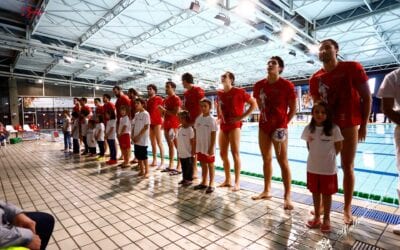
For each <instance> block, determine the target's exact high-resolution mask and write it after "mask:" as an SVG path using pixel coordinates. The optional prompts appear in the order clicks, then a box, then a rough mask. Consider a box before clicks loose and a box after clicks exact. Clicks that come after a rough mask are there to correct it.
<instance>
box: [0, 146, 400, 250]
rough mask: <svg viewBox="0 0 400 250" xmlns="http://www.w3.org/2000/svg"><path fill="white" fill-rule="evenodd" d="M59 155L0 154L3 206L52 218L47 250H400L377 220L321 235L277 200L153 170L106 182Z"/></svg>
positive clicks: (53, 149) (337, 224) (99, 172)
mask: <svg viewBox="0 0 400 250" xmlns="http://www.w3.org/2000/svg"><path fill="white" fill-rule="evenodd" d="M61 148H62V147H61V143H54V142H47V141H43V140H42V141H34V142H23V143H20V144H15V145H9V146H7V148H1V149H0V181H1V186H0V199H3V200H7V201H8V202H11V203H14V204H16V205H19V206H21V207H22V208H23V209H25V210H27V211H32V210H40V211H46V212H49V213H51V214H53V215H54V216H55V217H56V225H55V230H54V233H53V236H52V239H51V241H50V244H49V246H48V249H63V250H64V249H91V250H92V249H200V248H205V249H316V248H319V249H330V247H332V248H333V249H352V248H353V249H357V248H358V249H365V248H362V244H363V243H366V244H371V245H373V246H375V247H377V248H376V249H378V248H383V249H400V236H396V235H394V234H392V232H391V225H387V224H384V223H381V222H376V221H373V220H368V219H365V218H358V220H357V223H356V225H354V226H352V227H350V228H346V227H344V226H343V225H342V215H341V214H339V213H335V212H333V213H332V222H333V223H332V225H333V228H334V230H333V232H332V233H330V234H326V235H324V234H322V233H320V232H319V230H309V229H307V228H306V227H305V226H304V221H305V220H306V219H307V214H308V211H309V210H310V209H311V207H309V206H306V205H304V204H301V203H295V209H294V210H293V211H292V212H284V210H283V209H282V207H283V203H282V199H279V198H273V199H272V200H270V201H257V202H255V201H252V200H251V196H252V195H254V192H252V191H249V190H242V191H240V192H237V193H233V192H230V191H228V190H227V189H221V188H218V189H217V190H216V192H214V193H213V194H211V195H207V194H204V193H202V192H199V191H194V190H193V189H191V188H182V187H179V186H178V185H177V182H178V181H179V179H180V177H179V176H174V177H170V176H167V175H166V174H164V173H160V172H159V171H153V172H152V174H151V177H150V179H148V180H141V179H138V178H136V177H135V176H133V177H131V178H124V179H117V180H110V178H111V177H113V176H114V174H115V169H105V170H104V169H102V167H104V164H102V163H99V162H96V161H94V160H91V159H86V158H84V157H72V156H69V155H68V156H66V155H64V153H63V152H61V151H60V149H61ZM217 174H218V175H221V174H222V173H220V172H218V173H217ZM243 179H244V180H246V181H251V182H256V183H258V184H262V182H261V181H260V180H255V179H251V178H243ZM273 186H274V188H280V187H281V184H280V183H276V184H274V185H273ZM294 190H295V191H296V192H303V193H304V192H306V193H307V190H304V189H300V188H294ZM335 199H338V200H340V199H341V197H335ZM358 203H360V204H366V205H368V204H367V203H366V201H358ZM376 207H379V208H380V209H382V210H383V211H390V212H398V211H397V210H398V209H397V208H393V207H386V206H383V205H378V206H375V209H376ZM370 249H373V248H370Z"/></svg>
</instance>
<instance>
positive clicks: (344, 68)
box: [310, 62, 368, 128]
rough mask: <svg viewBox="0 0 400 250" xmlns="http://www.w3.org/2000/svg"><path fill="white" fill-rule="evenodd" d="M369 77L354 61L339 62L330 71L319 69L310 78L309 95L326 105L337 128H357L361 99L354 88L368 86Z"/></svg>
mask: <svg viewBox="0 0 400 250" xmlns="http://www.w3.org/2000/svg"><path fill="white" fill-rule="evenodd" d="M367 81H368V76H367V74H366V73H365V71H364V68H363V67H362V65H361V64H359V63H357V62H339V63H338V65H337V66H336V68H335V69H334V70H333V71H331V72H326V71H325V70H324V69H320V70H318V71H317V72H316V73H314V74H313V75H312V77H311V79H310V93H311V95H312V96H313V98H319V99H321V100H322V101H325V102H327V103H328V106H329V108H330V111H331V112H332V115H333V122H334V123H335V124H337V125H338V126H339V127H340V128H347V127H353V126H357V125H360V124H361V122H362V114H361V98H360V95H359V94H358V91H357V86H359V85H361V84H367Z"/></svg>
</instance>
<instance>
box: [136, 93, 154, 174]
mask: <svg viewBox="0 0 400 250" xmlns="http://www.w3.org/2000/svg"><path fill="white" fill-rule="evenodd" d="M144 104H145V101H144V99H142V98H136V99H135V110H136V111H138V112H136V114H135V117H134V118H133V119H132V141H133V145H134V151H135V158H136V159H137V160H138V162H139V169H140V171H139V176H143V177H144V178H149V163H148V161H147V147H148V144H149V142H148V140H149V131H150V115H149V113H148V112H147V111H146V110H145V109H144Z"/></svg>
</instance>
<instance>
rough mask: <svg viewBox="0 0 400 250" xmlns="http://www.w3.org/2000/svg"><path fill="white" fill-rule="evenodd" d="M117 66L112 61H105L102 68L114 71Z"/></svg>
mask: <svg viewBox="0 0 400 250" xmlns="http://www.w3.org/2000/svg"><path fill="white" fill-rule="evenodd" d="M117 68H118V65H117V63H115V62H113V61H109V62H107V63H106V66H105V67H104V68H103V69H105V70H108V71H114V70H116V69H117Z"/></svg>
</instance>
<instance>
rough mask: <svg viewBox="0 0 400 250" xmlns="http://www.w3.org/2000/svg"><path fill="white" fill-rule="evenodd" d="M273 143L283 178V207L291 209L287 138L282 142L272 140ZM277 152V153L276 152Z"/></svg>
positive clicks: (290, 178) (290, 179)
mask: <svg viewBox="0 0 400 250" xmlns="http://www.w3.org/2000/svg"><path fill="white" fill-rule="evenodd" d="M272 144H273V145H274V150H275V155H276V159H277V161H278V163H279V166H280V168H281V172H282V179H283V187H284V195H283V199H284V206H283V208H284V209H288V210H292V209H293V205H292V201H291V198H290V187H291V183H292V177H291V173H290V168H289V161H288V158H287V147H288V139H287V138H286V140H285V141H283V142H275V141H272ZM277 152H279V153H277Z"/></svg>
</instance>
